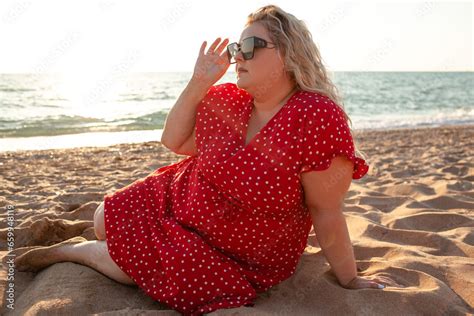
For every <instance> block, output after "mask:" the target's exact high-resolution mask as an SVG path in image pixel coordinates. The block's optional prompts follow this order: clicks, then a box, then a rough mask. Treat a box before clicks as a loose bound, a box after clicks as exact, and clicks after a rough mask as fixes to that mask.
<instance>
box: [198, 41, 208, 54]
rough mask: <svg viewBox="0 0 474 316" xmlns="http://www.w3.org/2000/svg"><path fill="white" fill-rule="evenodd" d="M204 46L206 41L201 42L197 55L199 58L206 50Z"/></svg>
mask: <svg viewBox="0 0 474 316" xmlns="http://www.w3.org/2000/svg"><path fill="white" fill-rule="evenodd" d="M206 45H207V42H206V41H204V42H202V44H201V48H200V49H199V55H200V56H201V55H204V50H205V49H206Z"/></svg>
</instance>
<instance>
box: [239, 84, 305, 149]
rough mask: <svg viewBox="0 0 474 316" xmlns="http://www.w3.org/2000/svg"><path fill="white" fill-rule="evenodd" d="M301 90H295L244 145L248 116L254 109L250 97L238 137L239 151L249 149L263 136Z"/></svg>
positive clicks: (252, 99)
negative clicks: (242, 126)
mask: <svg viewBox="0 0 474 316" xmlns="http://www.w3.org/2000/svg"><path fill="white" fill-rule="evenodd" d="M300 91H301V90H300V89H297V90H296V91H295V92H293V94H292V95H291V96H290V97H289V98H288V99H287V100H286V102H285V103H284V104H283V106H282V107H281V108H280V109H279V110H278V111H277V112H276V113H275V114H274V115H273V116H272V117H271V118H270V119H269V120H268V122H267V123H266V124H265V125H264V126H263V127H262V128H261V129H260V130H259V131H258V132H257V133H256V134H255V135H254V136H253V137H252V139H250V141H249V142H248V144H245V141H246V140H247V131H248V126H249V121H250V116H251V114H252V110H253V107H254V104H253V101H254V97H252V98H251V99H250V101H249V102H248V103H247V106H246V113H245V116H244V118H245V125H244V128H243V130H242V134H241V135H240V142H239V144H240V147H241V149H245V148H247V147H249V146H250V145H251V144H253V143H254V142H255V141H256V140H257V138H258V137H259V136H260V135H261V134H263V133H264V132H265V130H266V129H268V128H270V126H271V124H272V123H273V121H275V120H276V118H277V117H278V116H279V115H280V114H281V113H282V112H283V110H284V109H286V108H287V107H288V105H289V104H290V102H291V101H292V100H293V98H294V97H295V96H296V95H297V94H298V93H299V92H300Z"/></svg>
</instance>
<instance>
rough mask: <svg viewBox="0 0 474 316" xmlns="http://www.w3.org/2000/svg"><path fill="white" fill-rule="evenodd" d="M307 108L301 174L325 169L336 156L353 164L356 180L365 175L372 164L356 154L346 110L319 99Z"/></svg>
mask: <svg viewBox="0 0 474 316" xmlns="http://www.w3.org/2000/svg"><path fill="white" fill-rule="evenodd" d="M312 107H313V108H312V109H311V110H310V111H308V113H307V117H306V121H305V125H304V130H303V143H302V146H303V149H302V164H301V169H300V173H303V172H308V171H312V170H326V169H328V168H329V166H330V165H331V161H332V159H333V158H334V157H336V156H346V157H347V158H348V159H349V160H351V161H352V162H353V163H354V170H353V173H352V178H353V179H360V178H362V177H363V176H364V175H365V174H366V173H367V171H368V170H369V166H368V165H367V163H366V162H365V160H364V159H362V158H359V157H357V156H356V153H355V147H354V141H353V138H352V135H351V131H350V129H349V125H348V122H347V120H346V119H345V115H344V111H343V110H342V109H341V108H340V107H339V106H338V105H337V104H336V103H334V102H333V101H332V100H328V101H320V102H318V104H316V105H312Z"/></svg>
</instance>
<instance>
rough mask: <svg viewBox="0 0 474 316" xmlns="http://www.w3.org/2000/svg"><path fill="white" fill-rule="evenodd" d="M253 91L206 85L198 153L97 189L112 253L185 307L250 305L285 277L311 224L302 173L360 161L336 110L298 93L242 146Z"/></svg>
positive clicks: (206, 309)
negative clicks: (337, 161)
mask: <svg viewBox="0 0 474 316" xmlns="http://www.w3.org/2000/svg"><path fill="white" fill-rule="evenodd" d="M252 106H253V105H252V96H251V95H250V94H248V93H247V92H246V91H244V90H241V89H239V88H238V87H237V86H236V85H235V84H233V83H224V84H220V85H216V86H213V87H212V88H211V89H209V91H208V93H207V95H206V97H205V98H204V99H203V100H202V101H201V102H200V103H199V105H198V108H197V116H196V145H197V148H198V154H197V155H196V156H189V157H187V158H185V159H183V160H181V161H179V162H177V163H174V164H171V165H167V166H164V167H161V168H158V169H157V170H155V171H154V172H153V173H151V174H150V175H148V176H146V177H145V178H142V179H139V180H136V181H135V182H133V183H132V184H130V185H128V186H126V187H124V188H122V189H120V190H117V191H115V192H114V193H111V194H108V195H106V196H105V197H104V202H105V203H104V216H105V229H106V236H107V239H106V240H107V245H108V249H109V253H110V256H111V257H112V259H113V260H114V261H115V262H116V263H117V265H118V266H119V267H120V268H121V269H122V270H123V271H124V272H125V273H127V275H128V276H130V278H132V279H133V280H134V281H135V282H136V283H137V285H138V286H139V287H140V289H142V290H143V291H144V292H145V293H146V294H147V295H149V296H150V297H152V298H153V299H154V300H157V301H159V302H161V303H163V304H166V305H168V306H169V307H171V308H173V309H175V310H177V311H179V312H180V313H182V314H185V315H202V314H203V313H210V312H212V311H215V310H217V309H222V308H231V307H238V306H253V305H254V300H255V299H256V297H257V293H261V292H264V291H266V290H268V289H269V288H270V287H272V286H274V285H277V284H278V283H280V282H282V281H283V280H285V279H287V278H288V277H290V276H291V275H292V274H293V273H294V271H295V269H296V266H297V263H298V261H299V258H300V256H301V254H302V253H303V251H304V248H305V247H306V242H307V237H308V233H309V231H310V229H311V226H312V220H311V216H310V212H309V210H308V208H307V207H306V205H305V203H304V193H303V188H302V186H301V182H300V178H299V175H300V173H301V172H307V171H310V170H323V169H324V168H327V167H329V164H330V160H331V158H332V157H335V156H337V155H345V156H347V157H349V158H350V159H351V160H352V161H354V162H355V166H354V178H360V177H362V176H363V175H364V173H365V172H367V170H368V167H367V165H366V164H365V162H364V161H363V160H362V159H360V158H358V157H355V154H354V150H353V148H354V147H353V143H352V138H351V137H350V133H348V128H347V125H345V123H344V121H343V120H342V116H341V115H342V112H341V111H340V109H339V108H338V107H337V105H335V104H334V103H332V102H331V101H330V99H328V98H326V97H324V96H322V95H320V94H317V93H312V92H306V91H298V92H296V93H295V94H293V95H292V96H291V97H290V99H289V100H288V101H287V103H286V104H285V105H284V106H283V107H282V108H281V109H280V110H279V112H278V113H276V114H275V115H274V116H273V117H272V118H271V120H270V121H269V122H268V123H267V124H266V125H265V126H264V127H263V128H262V129H261V130H260V131H259V132H258V133H257V134H256V135H255V136H254V138H253V139H252V140H251V141H250V142H249V143H248V144H245V131H246V128H247V127H248V121H249V119H250V114H251V111H252Z"/></svg>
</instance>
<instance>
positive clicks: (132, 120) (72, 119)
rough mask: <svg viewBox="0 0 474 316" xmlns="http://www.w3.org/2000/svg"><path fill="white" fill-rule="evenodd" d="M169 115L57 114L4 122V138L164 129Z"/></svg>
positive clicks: (1, 134) (0, 130)
mask: <svg viewBox="0 0 474 316" xmlns="http://www.w3.org/2000/svg"><path fill="white" fill-rule="evenodd" d="M166 115H167V113H166V112H164V111H157V112H153V113H150V114H146V115H143V116H139V117H126V118H118V119H113V120H104V119H100V118H93V117H84V116H79V115H56V116H47V117H43V118H37V119H33V120H30V121H27V122H25V121H19V120H14V119H5V118H3V119H0V137H1V138H5V137H30V136H53V135H62V134H76V133H84V132H112V131H115V132H116V131H132V130H149V129H158V128H162V127H163V125H164V122H165V120H166Z"/></svg>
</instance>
